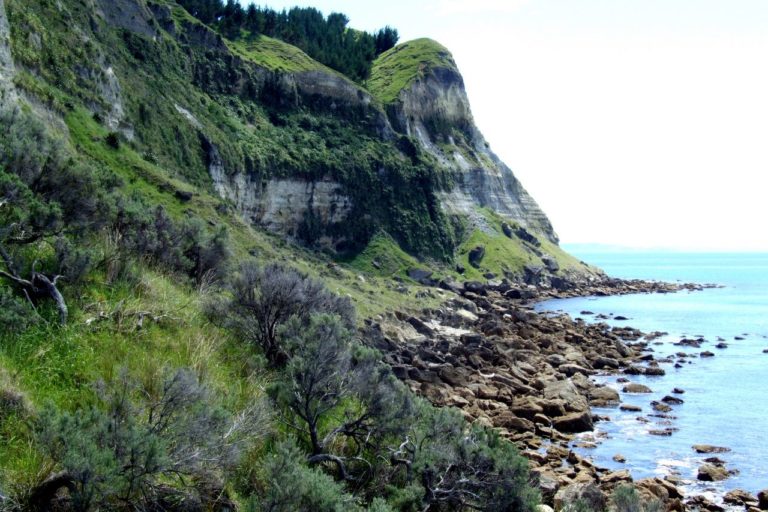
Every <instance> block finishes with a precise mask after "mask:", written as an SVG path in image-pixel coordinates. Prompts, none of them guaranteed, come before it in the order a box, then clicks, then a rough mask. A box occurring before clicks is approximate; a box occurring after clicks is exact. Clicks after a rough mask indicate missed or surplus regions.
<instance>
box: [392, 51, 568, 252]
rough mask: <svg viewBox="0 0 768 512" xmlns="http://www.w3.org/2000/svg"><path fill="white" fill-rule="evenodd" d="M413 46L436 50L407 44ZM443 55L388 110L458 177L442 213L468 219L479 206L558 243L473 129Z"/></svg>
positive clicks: (458, 82) (456, 77)
mask: <svg viewBox="0 0 768 512" xmlns="http://www.w3.org/2000/svg"><path fill="white" fill-rule="evenodd" d="M411 44H414V45H418V44H430V45H437V43H434V41H428V40H417V41H414V42H410V43H405V45H411ZM440 48H442V47H440ZM441 52H445V54H444V55H442V58H441V59H440V60H437V61H435V62H434V63H431V64H423V65H422V66H421V67H420V69H419V75H418V76H417V77H415V79H413V80H412V81H411V82H410V84H408V86H407V87H405V88H404V89H403V90H402V91H400V93H399V94H398V96H397V98H396V99H395V100H394V101H393V102H392V103H391V104H390V105H389V107H388V113H389V117H390V120H391V121H392V124H393V126H394V127H395V129H396V130H398V131H401V132H405V133H407V134H408V135H410V136H412V137H414V138H415V139H417V140H418V141H419V142H420V143H421V145H422V147H423V148H424V149H425V150H426V151H427V152H429V153H430V154H432V155H433V156H434V157H435V158H436V159H437V161H438V162H439V163H440V165H442V166H445V167H446V168H448V169H450V170H452V171H453V173H454V175H455V176H456V177H457V186H456V188H454V189H453V190H450V191H445V192H443V193H441V194H440V195H441V198H442V202H443V206H444V208H445V209H447V210H449V211H453V212H456V213H462V214H466V215H469V216H470V217H472V214H473V212H474V209H475V208H476V207H477V206H482V207H488V208H490V209H492V210H494V211H495V212H497V213H499V214H501V215H502V216H505V217H507V218H509V219H511V220H513V221H515V222H518V223H519V224H521V225H522V226H524V227H526V228H528V229H530V230H532V231H535V232H537V233H539V234H542V235H544V236H545V237H547V238H548V239H549V240H551V241H553V242H555V243H556V242H557V235H556V234H555V232H554V229H553V228H552V225H551V223H550V221H549V219H548V218H547V216H546V215H545V214H544V212H543V211H542V210H541V208H539V206H538V204H536V201H534V200H533V198H532V197H531V196H530V195H529V194H528V192H527V191H526V190H525V188H523V186H522V184H521V183H520V181H519V180H518V179H517V178H516V177H515V175H514V174H513V173H512V171H511V170H510V168H509V167H507V166H506V165H505V164H504V162H502V161H501V160H500V159H499V158H498V157H497V156H496V155H495V154H494V153H493V151H491V149H490V148H489V145H488V143H487V142H486V141H485V139H484V138H483V135H482V134H481V133H480V131H479V130H478V129H477V127H476V126H475V122H474V119H473V117H472V111H471V109H470V105H469V100H468V99H467V94H466V91H465V89H464V80H463V78H462V76H461V74H460V73H459V71H458V69H457V68H456V65H455V63H454V62H453V59H452V57H451V56H450V53H448V51H447V50H445V49H444V48H442V50H441Z"/></svg>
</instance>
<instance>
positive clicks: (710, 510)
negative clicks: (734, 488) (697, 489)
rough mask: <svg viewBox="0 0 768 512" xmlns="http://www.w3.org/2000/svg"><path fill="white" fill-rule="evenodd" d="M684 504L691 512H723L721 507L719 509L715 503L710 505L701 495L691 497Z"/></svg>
mask: <svg viewBox="0 0 768 512" xmlns="http://www.w3.org/2000/svg"><path fill="white" fill-rule="evenodd" d="M685 504H686V505H687V506H688V508H689V509H691V510H699V511H702V512H724V511H725V509H724V508H723V507H721V506H720V505H716V504H715V503H712V502H711V501H709V500H708V499H707V498H706V497H704V496H702V495H701V494H697V495H696V496H692V497H691V498H689V499H688V500H687V501H686V502H685Z"/></svg>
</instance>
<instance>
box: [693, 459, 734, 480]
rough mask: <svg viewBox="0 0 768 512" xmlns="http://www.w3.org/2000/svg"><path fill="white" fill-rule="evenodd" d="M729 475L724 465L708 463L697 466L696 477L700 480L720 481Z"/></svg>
mask: <svg viewBox="0 0 768 512" xmlns="http://www.w3.org/2000/svg"><path fill="white" fill-rule="evenodd" d="M729 476H730V473H729V472H728V470H727V469H725V467H724V466H720V465H716V464H709V463H707V464H704V465H702V466H701V467H699V470H698V472H697V474H696V478H697V479H698V480H700V481H702V482H720V481H722V480H725V479H727V478H728V477H729Z"/></svg>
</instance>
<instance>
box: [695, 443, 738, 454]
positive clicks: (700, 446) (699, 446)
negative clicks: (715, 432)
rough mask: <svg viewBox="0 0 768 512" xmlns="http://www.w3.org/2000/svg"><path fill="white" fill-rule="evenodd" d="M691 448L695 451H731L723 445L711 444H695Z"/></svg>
mask: <svg viewBox="0 0 768 512" xmlns="http://www.w3.org/2000/svg"><path fill="white" fill-rule="evenodd" d="M693 449H694V450H696V453H726V452H729V451H731V449H730V448H726V447H724V446H713V445H711V444H695V445H693Z"/></svg>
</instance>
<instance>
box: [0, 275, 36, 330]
mask: <svg viewBox="0 0 768 512" xmlns="http://www.w3.org/2000/svg"><path fill="white" fill-rule="evenodd" d="M38 320H39V317H38V316H37V315H36V314H35V310H34V309H33V308H32V306H31V305H30V303H29V301H27V300H26V299H22V298H21V297H16V296H14V295H13V293H12V292H11V290H10V289H9V288H6V287H4V286H0V331H2V332H5V333H9V334H11V333H16V332H21V331H23V330H25V329H26V328H27V327H29V326H30V325H33V324H35V323H37V322H38Z"/></svg>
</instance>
